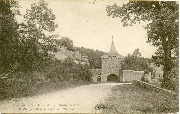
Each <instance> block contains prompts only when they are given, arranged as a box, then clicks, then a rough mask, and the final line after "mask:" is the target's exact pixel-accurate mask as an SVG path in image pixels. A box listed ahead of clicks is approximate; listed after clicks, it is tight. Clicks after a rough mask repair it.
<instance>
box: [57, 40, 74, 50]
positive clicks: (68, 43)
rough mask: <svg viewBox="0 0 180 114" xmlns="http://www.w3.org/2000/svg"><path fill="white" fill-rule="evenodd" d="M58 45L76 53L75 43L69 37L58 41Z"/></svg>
mask: <svg viewBox="0 0 180 114" xmlns="http://www.w3.org/2000/svg"><path fill="white" fill-rule="evenodd" d="M56 44H57V45H58V46H59V48H61V47H66V48H67V50H69V51H74V46H73V41H72V40H71V39H70V38H68V37H62V38H61V39H57V40H56Z"/></svg>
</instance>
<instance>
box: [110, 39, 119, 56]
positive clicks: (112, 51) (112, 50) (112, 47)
mask: <svg viewBox="0 0 180 114" xmlns="http://www.w3.org/2000/svg"><path fill="white" fill-rule="evenodd" d="M109 53H118V52H117V51H116V48H115V46H114V41H113V36H112V43H111V49H110V51H109Z"/></svg>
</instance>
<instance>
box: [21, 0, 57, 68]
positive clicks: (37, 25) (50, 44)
mask: <svg viewBox="0 0 180 114" xmlns="http://www.w3.org/2000/svg"><path fill="white" fill-rule="evenodd" d="M24 18H25V21H26V22H25V23H22V24H21V26H20V29H19V32H20V36H21V41H22V44H23V46H24V49H23V50H21V51H22V52H23V53H24V54H23V55H22V56H21V58H22V61H21V62H22V65H23V67H22V69H24V70H25V71H29V70H31V69H35V70H36V69H37V68H36V67H35V66H37V67H38V65H35V64H39V63H42V62H43V61H45V60H48V59H49V56H48V52H49V51H54V50H55V49H56V43H55V40H54V39H55V38H56V37H57V36H58V35H50V34H52V33H53V32H54V31H55V29H56V28H57V24H55V22H54V20H55V15H54V14H53V13H52V10H51V9H49V8H48V4H47V3H46V2H45V1H43V0H40V1H39V2H38V3H34V4H31V9H27V11H26V14H25V15H24ZM38 68H41V67H38Z"/></svg>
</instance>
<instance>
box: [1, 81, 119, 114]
mask: <svg viewBox="0 0 180 114" xmlns="http://www.w3.org/2000/svg"><path fill="white" fill-rule="evenodd" d="M115 85H122V83H101V84H91V85H84V86H79V87H76V88H70V89H67V90H61V91H57V92H52V93H48V94H45V95H39V96H33V97H27V98H21V99H18V100H16V101H15V100H11V101H8V102H7V101H6V102H4V103H0V112H6V113H11V112H16V113H20V112H21V113H22V112H24V113H25V112H27V113H30V112H35V113H38V112H42V113H45V112H53V113H55V112H61V113H68V112H76V113H81V112H84V113H95V112H96V110H95V106H96V104H98V103H99V102H100V101H101V100H103V98H105V97H106V96H107V95H108V93H109V92H110V90H111V88H112V87H113V86H115Z"/></svg>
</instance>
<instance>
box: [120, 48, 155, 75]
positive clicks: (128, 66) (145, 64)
mask: <svg viewBox="0 0 180 114" xmlns="http://www.w3.org/2000/svg"><path fill="white" fill-rule="evenodd" d="M150 61H151V59H148V58H143V57H141V53H140V52H139V49H135V50H134V52H133V54H128V55H127V56H126V57H124V60H123V62H122V68H123V70H135V71H144V72H145V73H149V72H152V69H151V68H150V66H149V63H150Z"/></svg>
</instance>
